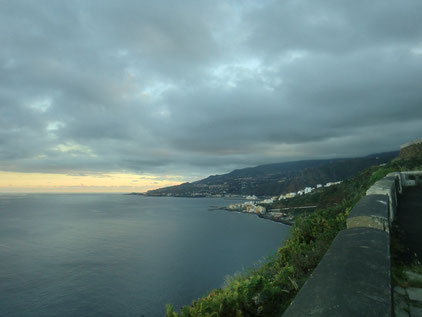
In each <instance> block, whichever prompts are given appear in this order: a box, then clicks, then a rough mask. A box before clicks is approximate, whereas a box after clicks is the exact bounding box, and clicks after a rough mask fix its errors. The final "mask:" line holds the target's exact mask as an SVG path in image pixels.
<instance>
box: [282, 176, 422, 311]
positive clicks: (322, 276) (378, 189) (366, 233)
mask: <svg viewBox="0 0 422 317" xmlns="http://www.w3.org/2000/svg"><path fill="white" fill-rule="evenodd" d="M419 182H421V183H422V171H418V172H394V173H390V174H388V175H387V176H386V177H384V178H383V179H381V180H379V181H378V182H376V183H375V184H374V185H373V186H371V187H370V188H369V189H368V191H367V192H366V196H365V197H363V198H362V199H361V200H360V201H359V202H358V203H357V204H356V205H355V206H354V208H353V209H352V210H351V212H350V214H349V215H348V217H347V229H345V230H343V231H341V232H340V233H339V234H338V235H337V237H336V238H335V239H334V241H333V243H332V245H331V246H330V248H329V249H328V251H327V253H326V254H325V255H324V257H323V258H322V260H321V262H320V263H319V264H318V266H317V267H316V268H315V270H314V272H313V273H312V274H311V276H310V277H309V279H308V280H307V281H306V283H305V284H304V285H303V287H302V288H301V289H300V291H299V293H298V294H297V296H296V297H295V299H294V300H293V302H292V303H291V305H290V306H289V308H288V309H287V310H286V311H285V313H284V314H283V317H293V316H295V317H296V316H310V317H316V316H318V317H323V316H324V317H330V316H332V317H334V316H350V317H353V316H356V317H357V316H374V317H375V316H376V317H379V316H385V317H387V316H389V317H391V316H392V306H393V305H392V288H391V261H390V225H391V223H392V221H393V220H394V217H395V216H396V213H397V201H398V199H397V195H398V194H400V193H402V192H403V190H404V189H405V188H406V187H407V186H416V185H417V184H419Z"/></svg>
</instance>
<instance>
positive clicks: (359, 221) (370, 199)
mask: <svg viewBox="0 0 422 317" xmlns="http://www.w3.org/2000/svg"><path fill="white" fill-rule="evenodd" d="M388 199H389V198H388V196H387V195H380V194H374V195H368V196H365V197H363V198H362V199H360V200H359V202H358V203H357V204H356V205H355V206H354V207H353V209H352V210H351V211H350V214H349V215H348V216H347V220H346V224H347V228H348V229H349V228H355V227H367V228H374V229H379V230H383V231H386V232H390V221H389V207H388Z"/></svg>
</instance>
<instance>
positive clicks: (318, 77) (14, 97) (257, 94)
mask: <svg viewBox="0 0 422 317" xmlns="http://www.w3.org/2000/svg"><path fill="white" fill-rule="evenodd" d="M421 12H422V4H421V3H420V2H419V1H410V0H409V1H407V0H406V1H371V2H363V1H353V2H350V1H241V2H240V1H239V2H236V1H212V2H211V1H210V2H206V1H178V2H174V1H154V2H151V1H149V2H147V1H68V2H62V1H60V2H55V1H52V2H42V3H40V2H36V1H8V2H6V1H3V2H1V3H0V15H1V18H0V42H1V44H2V45H1V46H2V49H1V50H0V170H10V171H28V172H29V171H34V172H35V171H41V172H65V173H79V172H81V173H84V172H87V173H89V172H95V173H100V172H103V171H104V172H105V171H107V172H110V171H119V172H122V171H123V172H138V173H168V174H177V173H185V174H186V175H196V174H198V173H200V174H202V175H206V174H208V173H211V172H222V171H226V170H229V169H231V168H235V167H240V166H248V165H254V164H260V163H268V162H277V161H285V160H290V159H305V158H318V157H333V156H337V157H338V156H358V155H364V154H369V153H371V152H377V151H387V150H393V149H397V148H398V147H399V145H400V144H401V143H404V142H407V141H409V140H411V139H414V138H418V137H421V133H422V129H421V128H420V127H421V126H422V90H421V89H420V87H422V22H421V21H422V13H421ZM195 173H196V174H195Z"/></svg>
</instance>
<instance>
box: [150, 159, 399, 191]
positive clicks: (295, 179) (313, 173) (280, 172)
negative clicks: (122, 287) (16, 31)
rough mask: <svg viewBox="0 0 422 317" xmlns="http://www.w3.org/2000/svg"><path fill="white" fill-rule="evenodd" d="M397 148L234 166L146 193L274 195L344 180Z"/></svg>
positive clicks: (386, 160)
mask: <svg viewBox="0 0 422 317" xmlns="http://www.w3.org/2000/svg"><path fill="white" fill-rule="evenodd" d="M395 156H397V152H387V153H380V154H373V155H369V156H365V157H361V158H346V159H331V160H307V161H294V162H285V163H276V164H266V165H259V166H256V167H250V168H244V169H237V170H234V171H232V172H230V173H228V174H223V175H213V176H209V177H207V178H205V179H202V180H199V181H196V182H192V183H184V184H181V185H178V186H171V187H165V188H160V189H156V190H151V191H149V192H147V195H149V196H180V197H205V196H216V195H217V196H220V195H221V196H225V195H257V196H276V195H280V194H282V193H287V192H292V191H294V192H296V191H298V190H300V189H302V188H304V187H306V186H311V187H314V186H316V185H317V184H325V183H327V182H331V181H338V180H346V179H349V178H351V177H353V176H354V175H356V173H358V172H359V171H361V170H363V169H365V168H367V167H369V166H373V165H379V164H383V163H386V162H389V161H390V160H391V159H393V158H394V157H395Z"/></svg>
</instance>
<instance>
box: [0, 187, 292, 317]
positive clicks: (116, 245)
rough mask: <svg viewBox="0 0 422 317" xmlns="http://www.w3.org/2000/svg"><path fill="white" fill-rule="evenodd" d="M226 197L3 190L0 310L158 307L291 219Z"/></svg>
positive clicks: (199, 287)
mask: <svg viewBox="0 0 422 317" xmlns="http://www.w3.org/2000/svg"><path fill="white" fill-rule="evenodd" d="M228 203H230V201H227V200H223V199H205V198H204V199H185V198H153V197H140V196H125V195H103V194H101V195H59V194H57V195H0V316H2V317H6V316H43V317H48V316H103V317H104V316H136V317H139V316H142V315H144V316H145V317H150V316H152V317H155V316H164V315H165V304H166V303H172V304H173V305H174V306H175V307H180V306H181V305H187V304H189V303H191V301H192V300H193V299H195V298H198V297H200V296H203V295H205V294H206V293H207V292H208V291H209V290H211V289H214V288H217V287H220V286H222V284H223V283H224V280H225V277H226V276H227V275H229V274H233V273H235V272H239V271H242V269H245V268H248V267H250V266H252V265H253V264H256V263H257V262H258V261H259V260H262V259H263V257H265V256H267V255H269V254H271V253H272V252H274V251H275V250H276V249H277V247H278V246H280V245H281V244H282V242H283V240H284V239H285V237H286V235H287V233H288V231H289V227H287V226H284V225H281V224H278V223H274V222H271V221H268V220H263V219H260V218H258V217H256V216H253V215H245V214H238V213H230V212H226V211H221V210H214V211H210V210H208V207H209V206H224V205H227V204H228Z"/></svg>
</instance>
